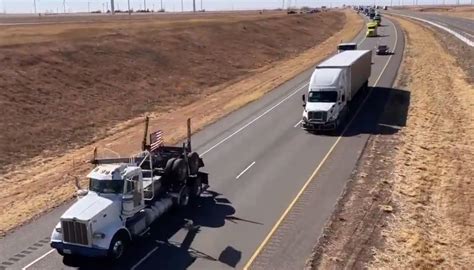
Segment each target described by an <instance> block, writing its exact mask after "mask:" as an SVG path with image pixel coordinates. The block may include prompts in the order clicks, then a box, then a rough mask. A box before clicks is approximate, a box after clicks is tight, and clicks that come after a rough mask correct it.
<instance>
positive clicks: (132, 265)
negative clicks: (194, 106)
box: [0, 19, 404, 269]
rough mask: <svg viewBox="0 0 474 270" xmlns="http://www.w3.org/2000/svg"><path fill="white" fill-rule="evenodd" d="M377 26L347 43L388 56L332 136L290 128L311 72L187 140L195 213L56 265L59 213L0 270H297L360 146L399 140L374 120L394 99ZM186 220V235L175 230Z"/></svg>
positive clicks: (28, 232) (388, 29)
mask: <svg viewBox="0 0 474 270" xmlns="http://www.w3.org/2000/svg"><path fill="white" fill-rule="evenodd" d="M382 24H383V27H380V28H379V34H380V37H377V38H367V39H365V38H364V37H363V33H361V35H359V37H358V38H357V39H356V40H357V41H358V42H360V48H362V49H374V47H375V46H376V45H377V44H382V43H383V44H387V45H389V47H390V48H391V49H392V50H395V52H394V54H393V55H385V56H375V54H374V56H373V65H372V76H371V77H370V82H369V84H370V85H371V86H374V87H373V88H372V90H371V94H370V95H368V96H360V97H359V100H358V102H359V104H361V106H360V108H361V109H360V110H358V111H357V112H355V111H354V114H353V116H355V117H354V118H353V121H352V122H351V124H350V125H349V126H348V128H347V129H346V130H345V132H344V133H343V134H342V135H341V136H338V135H323V134H320V135H316V134H311V133H307V132H305V131H303V130H302V129H301V128H300V127H299V122H300V120H301V113H302V107H301V105H302V102H301V95H302V94H303V93H305V92H306V91H307V86H308V79H309V77H310V75H311V73H312V71H313V70H312V69H310V70H308V71H306V72H303V73H302V74H300V75H298V76H297V77H295V78H294V79H292V80H290V81H288V82H287V83H285V84H284V85H282V86H280V87H278V88H277V89H275V90H274V91H272V92H270V93H269V94H267V95H265V96H264V97H263V98H261V99H260V100H258V101H255V102H253V103H251V104H249V105H248V106H245V107H244V108H242V109H240V110H238V111H236V112H234V113H232V114H230V115H229V116H227V117H225V118H223V119H221V120H220V121H218V122H216V123H215V124H213V125H210V126H209V127H207V128H205V129H204V130H202V131H201V132H199V133H197V134H196V135H195V136H194V137H193V144H194V147H195V149H196V150H197V151H198V152H199V153H202V155H203V157H204V162H205V163H206V168H205V169H206V170H207V171H208V172H209V175H210V184H211V188H210V192H208V193H207V194H205V196H204V198H203V200H202V202H201V204H200V205H199V206H198V207H195V208H193V209H189V210H183V211H175V212H173V213H171V214H168V215H166V216H164V217H163V218H161V219H160V220H159V221H157V222H156V223H155V225H154V226H153V228H152V230H151V232H150V234H149V235H148V236H147V237H145V238H143V239H140V240H138V241H137V242H134V244H133V245H132V246H131V247H130V249H129V250H128V252H127V253H126V254H125V257H124V258H123V260H121V261H120V262H118V263H115V264H108V263H107V262H105V261H102V260H84V259H81V260H73V261H64V260H63V258H62V257H61V256H60V255H58V254H57V252H56V251H55V250H51V248H50V247H49V243H48V240H49V235H50V233H51V231H52V229H53V227H54V225H55V224H56V223H57V222H58V220H59V216H60V215H61V213H62V212H64V210H65V209H66V208H67V205H65V206H62V207H59V208H58V209H55V210H53V211H52V212H50V213H49V214H46V215H44V216H43V217H41V218H40V219H38V220H37V221H35V222H34V223H31V224H28V225H25V226H23V227H21V228H19V229H18V230H17V231H16V232H14V233H12V234H9V235H7V236H6V237H5V238H3V239H1V240H0V268H1V267H4V268H9V269H10V268H12V269H22V268H25V269H66V268H73V267H74V268H79V269H104V268H110V269H184V268H188V267H189V268H190V269H230V268H239V269H240V268H244V267H250V268H266V269H290V268H291V269H301V268H302V266H303V265H304V263H305V260H306V259H307V258H308V256H309V255H310V253H311V249H312V247H313V245H314V243H315V242H316V241H317V239H318V237H319V235H320V234H321V232H322V229H323V227H324V224H325V222H326V221H327V220H328V218H329V216H330V215H331V213H332V211H333V208H334V205H335V204H336V202H337V200H338V198H339V197H340V195H341V193H342V191H343V188H344V186H345V183H346V182H347V180H348V179H349V177H350V175H351V172H352V171H353V169H354V167H355V165H356V162H357V160H358V157H359V156H360V153H361V151H362V150H363V148H364V146H365V144H366V142H367V139H368V137H369V136H370V135H371V134H374V133H380V132H383V133H394V132H397V131H398V128H397V124H396V123H379V116H380V115H381V113H382V112H383V111H384V106H385V104H386V102H387V100H388V98H389V97H390V95H392V94H394V93H395V92H397V91H401V90H397V89H392V88H391V86H392V83H393V81H394V79H395V77H396V73H397V70H398V67H399V64H400V61H401V57H402V53H403V48H404V40H403V34H402V33H401V32H400V30H399V29H398V28H397V27H396V26H395V25H394V24H393V23H392V22H390V21H388V20H385V19H384V21H383V23H382ZM382 125H383V126H384V128H383V129H381V128H380V126H382ZM290 206H291V207H290ZM187 220H191V221H192V222H193V226H184V225H185V224H186V222H187Z"/></svg>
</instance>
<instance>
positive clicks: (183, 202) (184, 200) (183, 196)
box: [178, 186, 189, 207]
mask: <svg viewBox="0 0 474 270" xmlns="http://www.w3.org/2000/svg"><path fill="white" fill-rule="evenodd" d="M188 203H189V188H188V187H187V186H183V187H182V188H181V190H180V191H179V197H178V206H180V207H185V206H187V205H188Z"/></svg>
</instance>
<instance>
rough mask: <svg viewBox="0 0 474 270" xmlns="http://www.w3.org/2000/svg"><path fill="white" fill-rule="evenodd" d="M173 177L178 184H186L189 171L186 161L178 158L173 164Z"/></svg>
mask: <svg viewBox="0 0 474 270" xmlns="http://www.w3.org/2000/svg"><path fill="white" fill-rule="evenodd" d="M172 171H173V177H174V178H175V179H174V180H175V181H177V182H184V181H185V180H186V177H187V173H188V170H187V168H186V162H185V161H184V159H181V158H178V159H176V160H175V161H174V162H173V169H172Z"/></svg>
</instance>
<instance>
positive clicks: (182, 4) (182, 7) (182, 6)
mask: <svg viewBox="0 0 474 270" xmlns="http://www.w3.org/2000/svg"><path fill="white" fill-rule="evenodd" d="M181 12H184V3H183V0H181Z"/></svg>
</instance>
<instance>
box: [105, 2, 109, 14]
mask: <svg viewBox="0 0 474 270" xmlns="http://www.w3.org/2000/svg"><path fill="white" fill-rule="evenodd" d="M105 5H106V6H107V10H106V11H105V12H109V2H105Z"/></svg>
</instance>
